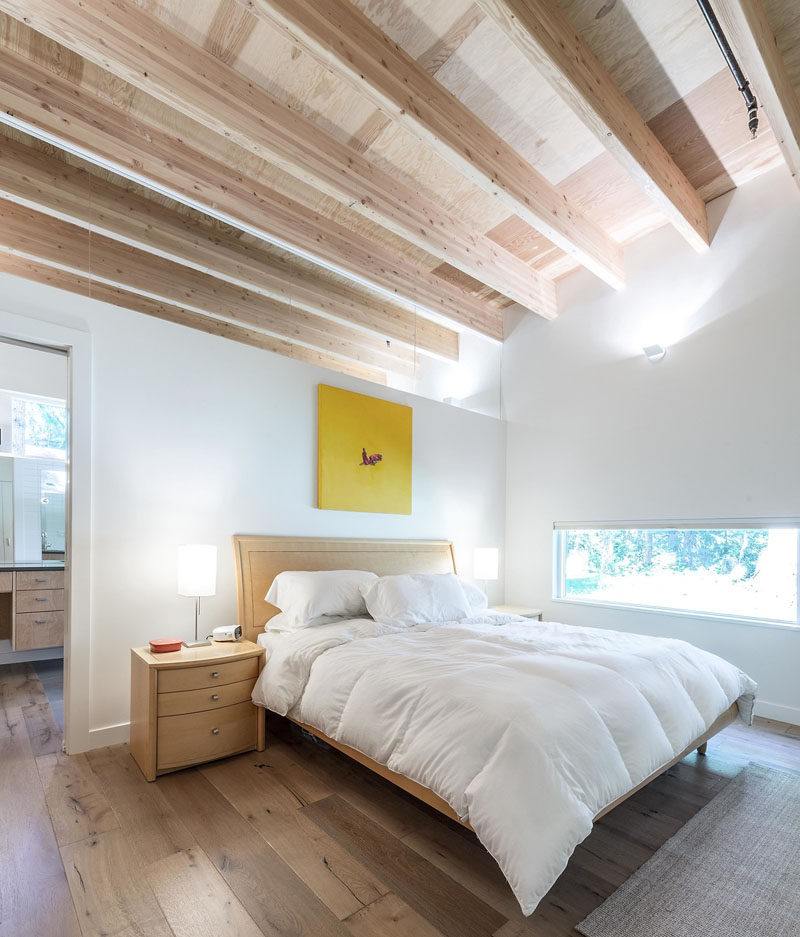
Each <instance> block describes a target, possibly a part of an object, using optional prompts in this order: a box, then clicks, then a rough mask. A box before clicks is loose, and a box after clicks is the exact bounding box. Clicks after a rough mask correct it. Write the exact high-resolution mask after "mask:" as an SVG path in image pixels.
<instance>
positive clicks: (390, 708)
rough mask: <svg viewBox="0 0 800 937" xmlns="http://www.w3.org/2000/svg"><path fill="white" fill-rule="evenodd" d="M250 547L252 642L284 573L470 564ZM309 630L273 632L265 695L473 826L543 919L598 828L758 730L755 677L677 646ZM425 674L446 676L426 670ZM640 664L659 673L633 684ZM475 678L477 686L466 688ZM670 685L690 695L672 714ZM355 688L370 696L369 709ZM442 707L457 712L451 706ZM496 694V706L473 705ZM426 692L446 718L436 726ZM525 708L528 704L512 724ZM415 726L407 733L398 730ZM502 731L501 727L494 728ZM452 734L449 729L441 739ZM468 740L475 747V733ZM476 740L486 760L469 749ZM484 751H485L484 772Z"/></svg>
mask: <svg viewBox="0 0 800 937" xmlns="http://www.w3.org/2000/svg"><path fill="white" fill-rule="evenodd" d="M233 539H234V553H235V560H236V572H237V596H238V609H239V623H240V624H241V626H242V629H243V632H244V636H245V637H246V638H248V639H249V640H252V641H259V638H260V636H261V635H262V634H263V632H264V631H265V626H266V624H267V623H268V622H269V620H270V619H271V618H272V617H273V616H274V615H275V614H277V613H278V611H279V610H278V609H277V608H275V607H274V606H272V605H269V604H268V603H267V602H266V601H265V599H264V597H265V595H266V594H267V591H268V590H269V587H270V585H271V584H272V582H273V580H274V579H275V577H276V576H277V575H278V573H280V572H284V571H287V570H307V571H313V570H344V569H349V570H368V571H370V572H373V573H376V574H377V575H378V576H388V575H395V574H399V573H412V572H413V573H447V572H455V571H456V570H455V560H454V553H453V547H452V544H451V543H449V542H448V541H409V540H351V539H322V538H286V537H265V536H243V535H237V536H235V537H234V538H233ZM306 631H307V632H308V633H307V634H305V635H304V636H303V639H302V641H300V642H299V643H297V647H295V646H294V645H291V648H290V650H291V653H289V652H288V651H285V647H286V646H288V645H287V642H286V641H284V642H283V644H281V643H280V642H281V641H283V639H282V638H280V639H279V638H278V637H277V636H275V635H267V636H265V637H261V638H260V643H264V644H266V645H267V646H268V651H267V661H268V662H267V666H266V667H265V670H264V672H263V674H262V677H261V679H260V681H259V683H258V684H257V685H256V691H254V701H255V702H256V703H258V704H259V705H263V706H266V707H267V708H270V709H272V710H273V711H275V712H277V713H279V714H280V715H284V716H286V718H288V719H290V720H291V721H292V722H294V723H296V724H298V725H300V726H301V727H302V728H304V729H306V730H307V731H308V732H310V733H312V734H313V735H315V736H317V737H319V738H321V739H323V740H324V741H325V742H327V743H328V744H330V745H331V746H333V747H334V748H336V749H338V750H339V751H342V752H344V753H345V754H346V755H348V756H349V757H351V758H353V759H354V760H356V761H358V762H359V763H360V764H362V765H365V766H366V767H368V768H369V769H371V770H372V771H375V772H376V773H377V774H380V775H381V776H382V777H384V778H386V779H388V780H389V781H391V782H392V783H394V784H396V785H397V786H398V787H400V788H402V789H403V790H405V791H408V792H409V793H411V794H413V795H414V796H416V797H418V798H419V799H420V800H422V801H424V802H425V803H427V804H428V805H430V806H431V807H433V808H435V809H436V810H438V811H440V812H441V813H442V814H444V815H446V816H448V817H450V818H451V819H453V820H455V821H457V822H458V823H461V824H462V825H464V826H466V827H468V828H470V829H472V830H474V832H475V833H476V834H477V835H478V837H479V838H480V839H481V841H482V842H483V844H484V845H485V846H486V848H487V849H488V851H489V852H490V853H491V854H492V855H493V856H494V858H495V859H496V860H497V861H498V864H499V865H500V867H501V869H502V870H503V872H504V874H505V875H506V878H507V879H508V881H509V884H510V885H511V887H512V889H513V890H514V893H515V894H516V896H517V898H518V900H519V902H520V906H521V907H522V910H523V911H524V912H525V913H526V914H528V913H531V912H532V911H533V910H534V908H535V907H536V904H538V901H539V900H540V899H541V897H542V896H543V895H544V894H545V893H546V891H547V890H548V889H549V887H550V886H551V885H552V884H553V882H554V881H555V879H556V878H557V877H558V875H559V874H560V872H561V871H562V870H563V868H564V866H565V864H566V861H567V860H568V858H569V855H570V854H571V852H572V850H573V849H574V848H575V846H576V845H577V844H578V843H579V842H580V841H581V840H582V839H583V838H584V837H585V836H586V835H588V832H589V831H590V830H591V824H592V822H593V821H594V820H596V819H598V818H599V817H601V816H603V815H604V814H605V813H607V812H608V811H610V810H612V809H613V808H614V807H615V806H617V804H619V803H621V802H622V801H624V800H625V799H626V798H628V797H630V796H631V795H632V794H633V793H635V792H636V791H637V790H639V788H641V787H643V786H644V785H646V784H647V783H648V782H649V781H651V780H653V778H655V777H657V776H658V775H659V774H660V773H662V772H663V771H665V770H666V769H667V768H669V767H670V766H671V765H673V764H675V763H676V762H678V761H679V760H680V759H681V758H683V757H685V756H686V755H687V754H689V753H690V752H691V751H693V750H694V749H697V750H698V751H699V752H700V753H704V752H705V746H706V743H707V741H708V740H709V739H710V738H711V737H712V736H714V735H715V734H716V733H717V732H719V731H720V730H721V729H723V728H724V727H725V726H727V725H728V724H730V723H731V722H733V721H734V720H735V719H736V718H737V717H741V718H743V719H744V720H745V721H749V719H750V718H751V714H752V703H753V700H754V693H755V684H753V683H752V681H750V680H749V678H747V677H746V676H745V675H744V674H741V673H740V672H739V671H738V670H736V668H734V667H733V666H732V665H730V664H727V663H726V662H724V661H722V660H721V659H720V658H716V657H714V655H710V654H707V653H706V652H703V651H700V650H698V649H695V648H692V647H691V645H686V644H684V642H678V641H670V640H668V639H654V638H644V637H642V636H636V635H624V634H619V633H616V632H607V631H599V630H597V629H577V628H571V627H570V626H566V625H558V624H553V623H545V624H543V625H540V624H539V623H536V624H535V625H534V624H532V623H531V622H530V621H527V620H524V619H519V618H517V617H516V616H502V615H491V614H489V613H487V614H485V615H479V616H476V619H475V620H473V619H466V620H464V621H461V622H452V623H446V625H445V626H440V625H437V626H436V627H434V626H431V627H429V628H426V627H424V626H417V627H415V628H413V629H408V628H406V629H400V630H399V631H398V630H397V629H394V630H392V629H388V630H387V629H385V628H383V627H382V626H379V625H376V623H375V622H370V621H361V620H357V621H351V622H346V623H343V624H341V625H339V624H337V625H326V626H323V627H322V628H319V627H317V628H312V629H306ZM270 640H272V641H273V647H272V649H270V645H269V642H270ZM292 640H293V641H294V640H295V639H292ZM429 662H430V668H427V665H428V663H429ZM270 667H272V671H270ZM281 667H283V668H284V670H285V673H284V671H283V670H278V669H277V668H281ZM632 667H633V668H634V669H635V670H636V677H635V679H634V676H632V674H633V671H632V670H631V668H632ZM404 668H405V669H404ZM426 668H427V669H430V672H431V674H432V675H433V676H432V677H431V678H430V680H428V677H424V676H418V675H419V674H423V672H424V671H426ZM640 670H641V671H642V672H646V673H647V676H646V678H645V677H642V678H641V679H642V680H643V681H645V682H644V683H643V684H642V686H638V687H637V689H635V690H634V689H632V687H633V684H634V683H635V682H636V680H638V679H639V676H638V672H639V671H640ZM443 671H447V673H443ZM377 675H379V676H377ZM465 675H468V679H469V681H474V685H473V683H472V682H470V685H469V687H468V689H467V690H465V680H466V678H465ZM609 675H610V676H609ZM486 680H495V681H496V683H495V684H492V683H486ZM425 681H428V682H425ZM284 682H285V683H286V687H283V686H282V685H281V684H282V683H284ZM376 683H377V684H378V686H373V687H372V691H371V692H372V694H373V695H372V697H369V696H368V694H369V692H370V690H369V686H370V684H376ZM417 683H418V684H419V685H417ZM565 685H569V686H567V688H566V689H565ZM480 686H483V692H481V691H479V690H478V689H477V688H478V687H480ZM609 686H611V687H612V689H609ZM365 687H366V690H365V689H364V688H365ZM487 687H488V688H489V689H488V691H487ZM531 687H536V694H542V702H541V704H536V702H535V700H533V699H532V698H531V697H530V696H529V695H528V691H529V689H530V688H531ZM643 687H644V689H643ZM287 688H288V689H287ZM356 688H358V693H356V692H355V689H356ZM587 688H589V689H587ZM284 689H286V692H283V691H284ZM667 690H668V691H669V693H672V694H674V695H675V696H676V698H677V697H679V700H678V702H674V701H670V702H669V705H668V706H665V703H664V694H665V692H666V691H667ZM340 691H341V692H340ZM565 693H569V694H570V695H569V696H566V695H565ZM351 694H352V696H353V697H354V698H355V697H357V698H359V699H361V702H360V703H358V705H356V704H354V702H353V699H352V698H351ZM365 694H367V695H366V696H365ZM393 694H394V695H393ZM411 694H416V696H414V697H413V698H412V696H411ZM437 694H439V695H438V696H437ZM592 694H594V696H593V697H592ZM337 697H341V700H339V702H337ZM451 697H452V698H453V699H455V701H456V702H455V704H454V703H453V699H451ZM684 697H686V698H685V699H684ZM440 698H441V700H442V701H444V700H446V701H447V703H448V705H444V703H442V705H441V706H440V705H439V703H440ZM479 699H480V700H482V702H480V704H479V705H480V707H483V709H485V712H484V711H483V709H481V711H479V712H477V713H472V714H471V715H470V713H469V712H466V713H465V712H464V711H465V710H471V709H473V704H475V703H476V701H477V700H479ZM545 699H547V701H548V702H547V703H544V700H545ZM384 700H386V702H384ZM420 700H425V703H424V706H425V707H426V710H425V712H426V713H428V712H429V713H430V714H431V715H430V717H428V716H427V715H425V718H424V720H423V721H421V712H422V710H421V705H422V704H421V703H420ZM520 700H521V704H520V705H521V707H522V708H521V709H520V711H519V712H518V713H517V712H515V713H514V714H513V716H512V715H509V712H510V710H512V709H514V708H515V706H516V705H517V703H518V701H520ZM623 700H625V701H626V702H624V703H623V702H622V701H623ZM637 706H638V707H639V709H640V710H641V711H637V710H636V707H637ZM337 707H338V708H337ZM448 707H449V708H448ZM384 709H385V710H386V711H385V712H383V711H382V710H384ZM548 710H549V712H550V714H549V715H547V711H548ZM573 710H574V711H573ZM651 710H652V712H651ZM367 712H369V718H367V717H366V714H367ZM634 712H636V717H635V718H634V716H633V713H634ZM309 713H310V714H311V715H309ZM398 713H400V715H399V716H398ZM543 713H544V714H543ZM398 719H400V721H401V722H402V732H403V733H404V734H402V736H401V735H397V736H396V738H395V732H396V729H395V723H396V722H397V720H398ZM470 719H471V720H472V721H471V722H470V721H469V720H470ZM382 720H383V721H382ZM504 720H505V721H504ZM593 720H594V722H593ZM659 720H660V721H659ZM501 723H502V726H503V727H504V729H503V731H502V733H501V732H500V729H497V730H495V728H494V727H495V724H496V725H497V726H500V725H501ZM595 723H596V725H595ZM628 723H630V725H628ZM484 724H485V729H484ZM384 725H385V734H386V738H383V737H382V735H381V733H382V731H383V728H382V727H383V726H384ZM431 726H433V729H431ZM531 726H534V729H531ZM648 726H649V727H650V728H648ZM326 730H327V731H326ZM412 730H413V731H412ZM435 731H441V732H442V733H444V735H442V736H440V737H439V739H438V740H437V739H436V738H435V737H432V733H435ZM493 731H494V732H495V734H494V735H492V734H491V733H492V732H493ZM448 732H449V736H447V733H448ZM481 733H485V734H486V738H485V739H484V738H483V735H482V734H481ZM532 733H533V734H532ZM687 733H688V734H687ZM466 736H470V739H471V741H470V746H465V745H464V744H463V743H462V742H461V741H460V740H461V739H462V738H464V737H466ZM472 736H474V737H475V738H474V739H473V738H472ZM501 736H502V743H501V742H499V741H497V740H498V739H499V738H500V737H501ZM606 736H607V738H606ZM348 743H350V744H348ZM495 743H496V744H495ZM481 745H484V747H485V751H484V752H483V754H481ZM492 746H494V747H492ZM470 747H472V748H475V749H477V750H478V751H477V754H476V753H475V752H472V751H470V752H469V756H468V755H467V749H468V748H470ZM595 749H596V751H595ZM573 753H577V754H573ZM473 756H474V758H473ZM448 758H449V759H450V761H451V762H452V764H451V763H448ZM470 758H473V760H474V759H477V760H476V761H475V763H474V764H473V765H472V767H470ZM592 759H595V761H594V762H593V761H592ZM455 761H458V764H456V763H455ZM483 761H486V764H485V766H484V768H481V769H480V770H477V769H476V765H478V764H482V763H483ZM462 762H464V764H462ZM520 766H522V767H520ZM554 766H555V767H554ZM565 766H566V767H565ZM459 772H461V773H463V774H464V778H463V779H460V775H459ZM470 778H471V780H470ZM534 779H535V782H534ZM601 782H602V783H601ZM589 789H591V793H589V792H587V791H589ZM498 794H502V796H497V795H498Z"/></svg>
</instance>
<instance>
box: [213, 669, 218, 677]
mask: <svg viewBox="0 0 800 937" xmlns="http://www.w3.org/2000/svg"><path fill="white" fill-rule="evenodd" d="M211 676H212V677H218V676H219V671H218V670H213V671H212V672H211Z"/></svg>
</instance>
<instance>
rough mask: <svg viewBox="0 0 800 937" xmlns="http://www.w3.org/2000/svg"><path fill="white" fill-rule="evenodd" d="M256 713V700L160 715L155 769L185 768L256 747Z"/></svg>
mask: <svg viewBox="0 0 800 937" xmlns="http://www.w3.org/2000/svg"><path fill="white" fill-rule="evenodd" d="M257 715H258V713H257V709H256V707H255V706H254V705H253V703H250V702H246V703H236V704H235V705H233V706H225V707H224V708H222V709H216V710H210V711H208V712H200V713H188V714H186V715H183V716H160V717H159V720H158V738H157V741H156V752H157V757H156V770H158V771H166V770H169V769H170V768H179V767H181V768H182V767H184V766H186V765H193V764H197V763H198V762H201V761H211V760H212V759H214V758H222V757H224V756H225V755H232V754H233V753H234V752H239V751H244V750H245V749H250V748H255V747H256V742H257V734H258V728H257V725H258V724H257Z"/></svg>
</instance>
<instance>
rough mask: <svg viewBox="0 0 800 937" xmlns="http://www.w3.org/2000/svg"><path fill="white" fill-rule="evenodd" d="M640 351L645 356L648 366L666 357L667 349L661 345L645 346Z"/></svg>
mask: <svg viewBox="0 0 800 937" xmlns="http://www.w3.org/2000/svg"><path fill="white" fill-rule="evenodd" d="M642 351H643V352H644V353H645V355H646V356H647V360H648V361H649V362H650V364H655V363H656V362H657V361H661V359H662V358H663V357H664V355H666V353H667V349H666V348H664V346H663V345H645V346H644V348H643V349H642Z"/></svg>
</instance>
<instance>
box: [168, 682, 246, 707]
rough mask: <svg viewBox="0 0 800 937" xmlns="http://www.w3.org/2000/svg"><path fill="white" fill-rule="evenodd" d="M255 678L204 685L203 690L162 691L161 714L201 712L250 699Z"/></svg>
mask: <svg viewBox="0 0 800 937" xmlns="http://www.w3.org/2000/svg"><path fill="white" fill-rule="evenodd" d="M254 686H255V680H242V681H240V682H239V683H226V684H225V685H224V686H218V687H213V686H209V687H203V689H202V690H178V691H177V692H176V693H161V694H159V697H158V715H159V716H179V715H181V714H182V713H199V712H203V711H204V710H207V709H221V708H222V707H223V706H232V705H233V704H234V703H244V702H245V701H247V700H249V699H250V697H251V695H252V693H253V687H254Z"/></svg>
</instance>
